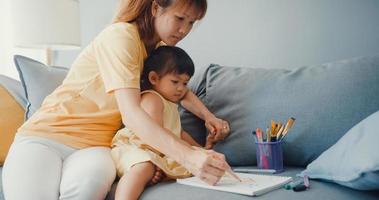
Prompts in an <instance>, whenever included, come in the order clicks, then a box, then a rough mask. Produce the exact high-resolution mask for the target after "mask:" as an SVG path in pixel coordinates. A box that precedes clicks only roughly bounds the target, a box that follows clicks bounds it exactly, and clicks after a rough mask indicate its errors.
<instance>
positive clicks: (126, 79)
mask: <svg viewBox="0 0 379 200" xmlns="http://www.w3.org/2000/svg"><path fill="white" fill-rule="evenodd" d="M93 45H94V50H95V58H96V62H97V64H98V66H99V71H100V75H101V77H102V79H103V82H104V85H105V90H106V92H107V93H109V92H112V91H114V90H116V89H120V88H137V89H139V88H140V73H141V70H142V67H143V66H142V65H143V55H141V40H140V38H139V35H138V32H137V30H136V29H135V28H134V27H133V26H132V25H130V24H129V26H126V25H125V26H121V25H120V24H113V25H111V26H110V27H108V28H106V29H105V30H104V31H103V32H102V33H100V35H99V36H98V37H97V38H96V40H95V41H94V44H93Z"/></svg>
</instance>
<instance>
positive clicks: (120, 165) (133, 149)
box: [111, 90, 191, 179]
mask: <svg viewBox="0 0 379 200" xmlns="http://www.w3.org/2000/svg"><path fill="white" fill-rule="evenodd" d="M147 92H149V93H154V94H156V95H158V96H159V97H160V98H161V99H162V102H163V105H164V110H163V127H164V128H165V129H168V130H170V131H171V132H172V133H174V134H175V135H176V136H177V137H180V135H181V130H182V128H181V125H180V116H179V112H178V105H177V104H175V103H173V102H170V101H168V100H166V99H165V98H164V97H162V96H161V95H160V94H159V93H158V92H156V91H153V90H146V91H144V92H142V93H147ZM152 132H154V130H152ZM157 137H159V136H157ZM167 145H169V144H167ZM111 153H112V157H113V159H114V161H115V163H116V168H117V173H118V175H119V176H122V175H123V174H124V173H127V171H128V170H129V169H130V167H132V166H133V165H135V164H137V163H141V162H146V161H151V162H152V163H154V164H155V165H156V166H157V167H159V168H160V169H162V170H163V171H164V172H165V173H166V175H167V177H169V178H174V179H175V178H184V177H189V176H191V173H190V172H189V171H188V170H187V169H185V168H184V167H183V166H181V165H180V164H179V163H177V162H176V161H175V160H173V159H171V158H169V157H167V156H165V155H164V154H162V153H161V152H159V151H158V150H156V149H154V148H152V147H150V146H149V145H147V144H144V143H143V141H141V140H140V139H139V138H138V136H137V135H136V134H135V133H134V132H133V131H131V130H129V129H128V128H127V127H125V128H123V129H121V130H119V131H118V132H117V134H116V135H115V137H114V138H113V140H112V151H111Z"/></svg>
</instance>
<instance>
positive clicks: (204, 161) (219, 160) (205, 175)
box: [184, 147, 230, 185]
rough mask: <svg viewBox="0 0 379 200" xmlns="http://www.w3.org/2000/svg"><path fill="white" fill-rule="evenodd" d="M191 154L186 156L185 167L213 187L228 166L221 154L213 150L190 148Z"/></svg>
mask: <svg viewBox="0 0 379 200" xmlns="http://www.w3.org/2000/svg"><path fill="white" fill-rule="evenodd" d="M192 149H193V150H192V152H191V153H189V154H188V155H187V156H186V163H185V165H184V166H185V167H186V168H187V169H188V170H189V171H190V172H191V173H192V174H193V175H195V176H197V177H199V178H200V179H201V180H202V181H204V182H206V183H208V184H210V185H215V184H216V183H217V182H218V181H219V180H220V178H221V177H222V176H223V175H224V174H225V170H227V169H230V166H229V165H228V163H227V162H226V161H225V156H224V155H223V154H220V153H217V152H215V151H213V150H204V149H202V148H200V147H192Z"/></svg>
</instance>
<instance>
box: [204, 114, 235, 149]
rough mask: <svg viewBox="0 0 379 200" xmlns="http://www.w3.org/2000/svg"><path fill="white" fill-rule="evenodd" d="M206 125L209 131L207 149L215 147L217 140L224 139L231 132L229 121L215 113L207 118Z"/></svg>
mask: <svg viewBox="0 0 379 200" xmlns="http://www.w3.org/2000/svg"><path fill="white" fill-rule="evenodd" d="M205 127H206V128H207V129H208V131H209V134H208V136H207V140H206V144H205V148H206V149H211V148H213V145H214V144H215V143H216V142H218V141H220V140H224V139H225V137H227V136H228V135H229V133H230V127H229V123H228V122H227V121H225V120H222V119H220V118H217V117H216V116H214V115H211V116H208V117H207V118H205Z"/></svg>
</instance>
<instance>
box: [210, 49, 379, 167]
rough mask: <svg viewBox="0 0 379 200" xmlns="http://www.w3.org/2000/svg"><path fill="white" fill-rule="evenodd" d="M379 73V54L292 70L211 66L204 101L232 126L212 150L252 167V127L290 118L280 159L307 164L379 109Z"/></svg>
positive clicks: (253, 160) (291, 162) (237, 163)
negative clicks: (290, 126) (293, 121)
mask: <svg viewBox="0 0 379 200" xmlns="http://www.w3.org/2000/svg"><path fill="white" fill-rule="evenodd" d="M378 74H379V55H376V56H370V57H360V58H354V59H348V60H343V61H338V62H332V63H328V64H323V65H319V66H308V67H301V68H297V69H292V70H285V69H259V68H240V67H224V66H220V65H211V66H210V67H209V68H208V70H207V72H206V80H205V81H206V84H205V90H206V95H205V97H204V98H203V100H204V101H205V104H206V106H207V107H208V108H209V109H210V110H211V111H212V112H214V113H215V114H216V115H217V116H219V117H221V118H224V119H226V120H228V121H229V123H230V125H231V135H230V136H229V137H228V138H227V140H225V141H224V142H220V143H218V144H217V145H216V146H215V149H216V150H217V151H219V152H222V153H224V154H225V155H226V157H227V160H228V162H229V163H230V164H232V165H255V164H256V155H255V144H254V142H253V141H254V140H253V136H252V135H251V132H252V130H254V129H256V128H257V127H260V128H264V127H267V126H268V125H269V123H270V120H271V119H274V120H276V121H282V122H285V121H287V119H288V118H289V117H294V118H296V123H295V125H294V126H293V127H292V129H291V130H290V132H289V134H288V136H287V137H286V138H285V141H284V146H283V147H284V163H285V164H286V165H294V166H306V165H307V164H309V163H310V162H311V161H313V160H314V159H316V158H317V157H318V156H319V155H320V154H321V153H322V152H323V151H325V150H326V149H327V148H329V147H330V146H331V145H333V144H334V143H335V142H337V141H338V139H339V138H340V137H341V136H343V135H344V134H345V133H346V132H347V131H348V130H349V129H350V128H351V127H353V126H354V125H355V124H357V123H358V122H359V121H361V120H362V119H364V118H366V117H367V116H369V115H370V114H372V113H374V112H375V111H377V110H379V76H378Z"/></svg>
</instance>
